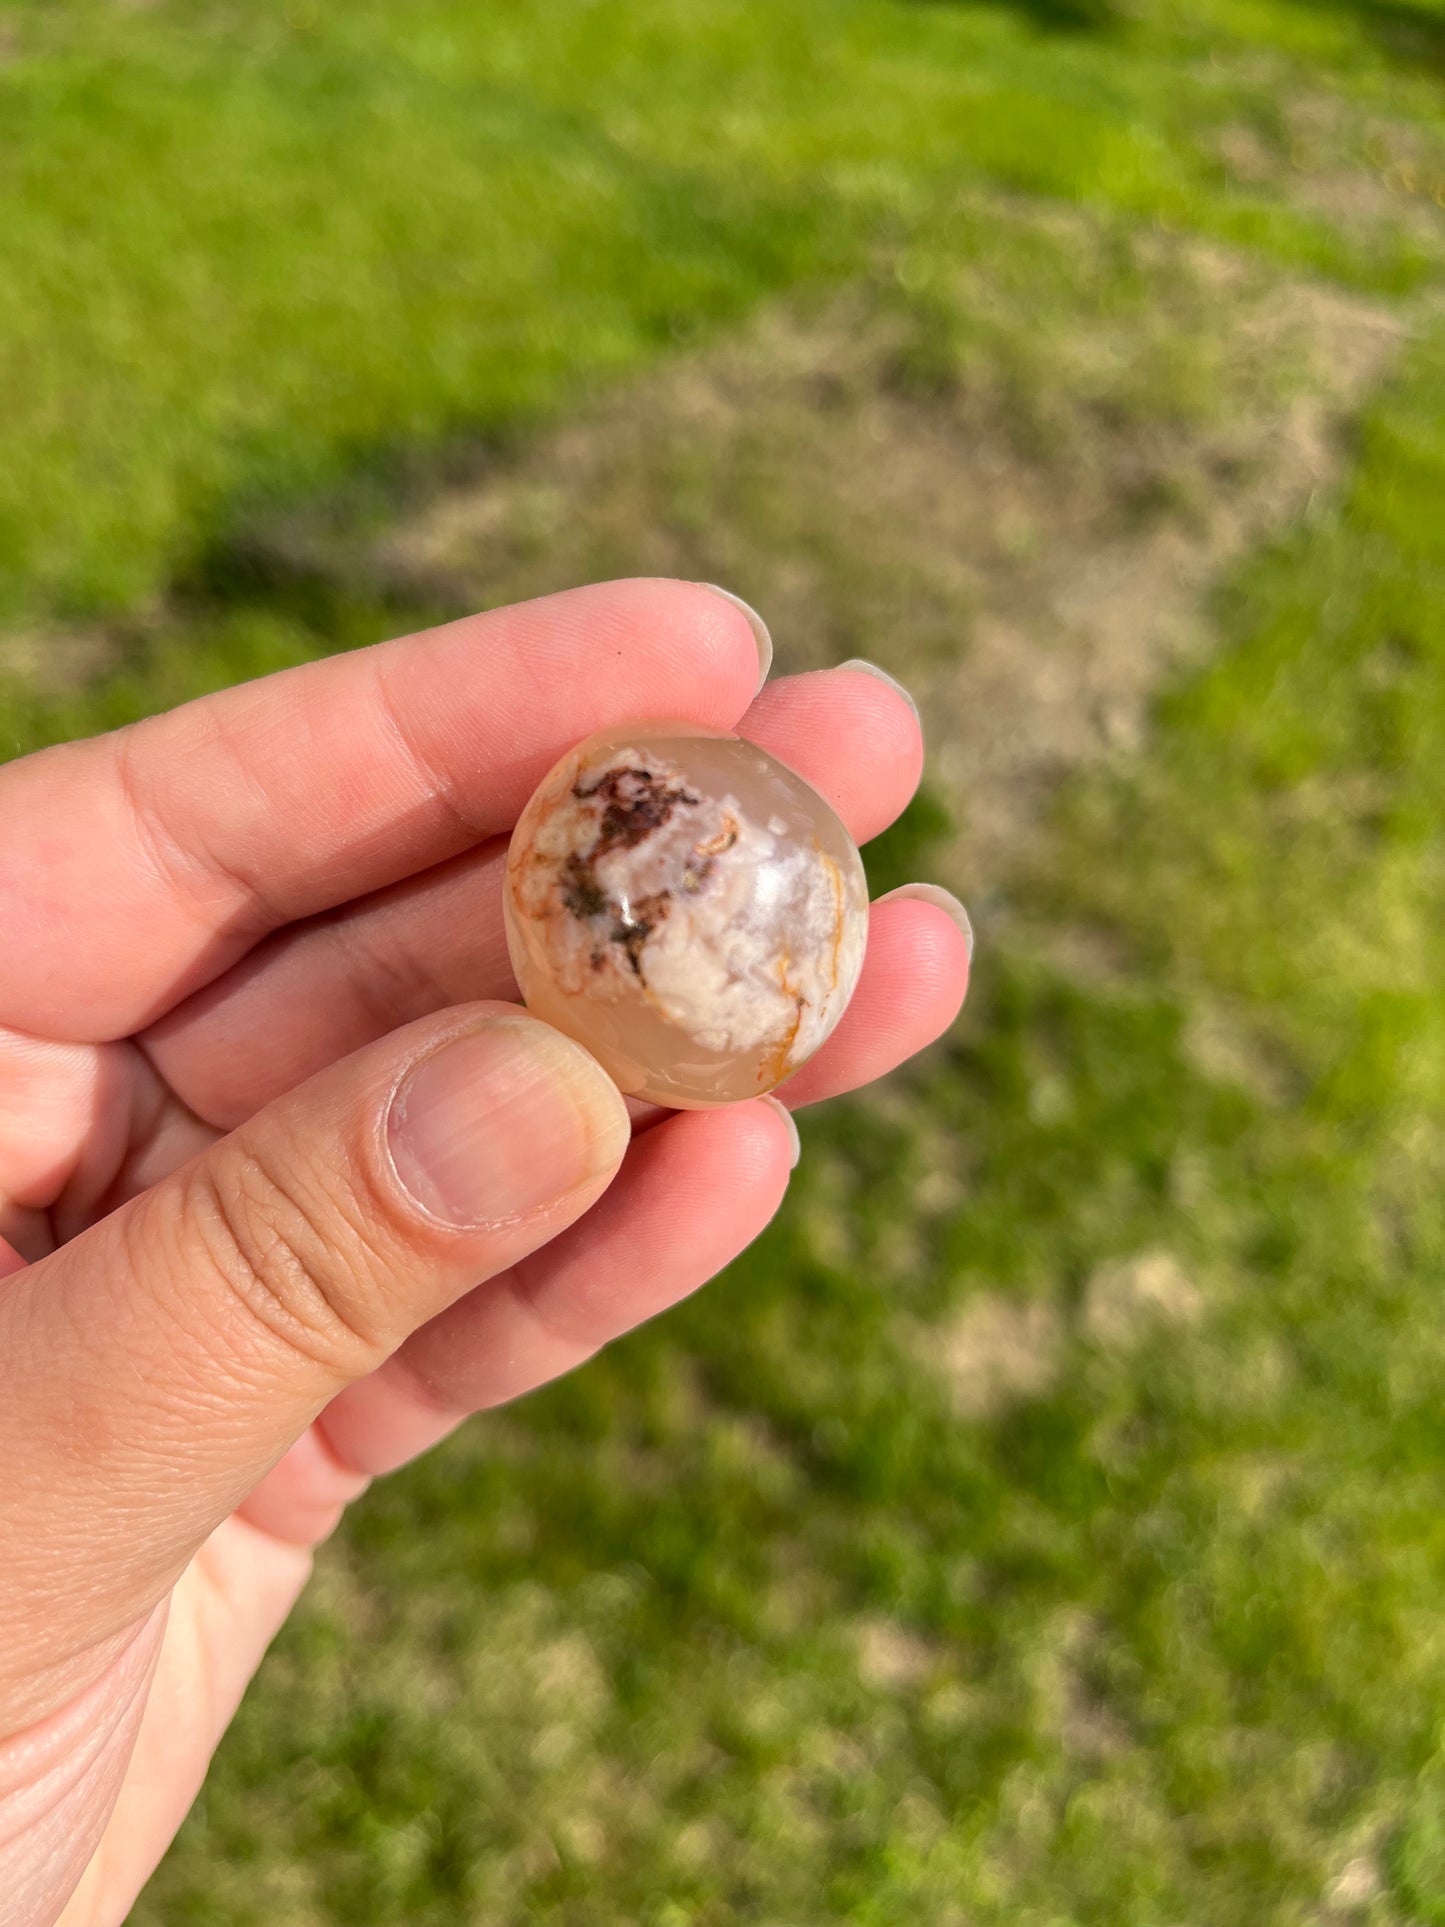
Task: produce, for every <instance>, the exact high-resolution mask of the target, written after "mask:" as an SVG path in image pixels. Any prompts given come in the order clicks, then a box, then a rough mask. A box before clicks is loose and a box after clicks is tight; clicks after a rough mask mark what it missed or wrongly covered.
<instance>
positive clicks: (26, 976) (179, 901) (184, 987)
mask: <svg viewBox="0 0 1445 1927" xmlns="http://www.w3.org/2000/svg"><path fill="white" fill-rule="evenodd" d="M758 676H759V659H758V645H757V643H756V640H755V638H754V635H753V632H752V630H751V626H750V624H749V622H748V620H747V617H746V615H745V614H744V613H743V612H742V610H741V609H740V608H739V607H738V605H737V604H736V603H734V602H732V601H731V599H729V598H727V597H725V596H723V595H720V594H719V593H717V592H716V591H715V590H712V589H709V588H707V587H705V586H703V585H701V584H696V583H686V582H667V581H633V582H612V583H602V584H599V585H597V586H595V587H592V588H585V589H573V590H569V591H567V592H566V593H564V594H561V595H555V596H548V597H545V598H543V599H542V600H540V601H537V602H529V603H520V604H517V605H516V606H514V607H512V608H507V609H498V610H494V611H491V612H490V613H488V614H485V615H479V616H470V617H467V618H465V619H464V620H463V621H460V622H453V623H448V624H446V625H445V626H444V627H442V628H439V629H431V630H427V631H425V632H424V633H422V634H420V635H415V636H406V637H403V638H401V639H400V640H399V641H397V642H391V643H382V644H379V645H377V646H376V647H374V648H371V649H364V650H359V651H357V652H355V653H354V654H351V655H346V656H337V657H332V658H331V659H329V660H328V661H325V662H317V663H307V664H305V665H303V666H302V667H300V668H297V669H289V670H285V671H283V672H282V673H280V674H279V675H275V676H268V677H266V678H264V679H263V680H262V681H259V682H255V683H247V684H242V685H240V686H239V687H238V688H235V689H228V690H223V691H222V692H221V693H220V694H218V695H214V696H207V697H204V698H202V699H201V700H200V701H198V702H193V703H187V704H186V705H184V706H183V707H182V708H180V709H176V710H173V711H171V712H170V713H169V714H167V715H162V716H155V717H151V718H149V719H148V720H146V721H145V722H141V723H137V724H135V725H133V726H132V727H131V728H129V729H124V730H118V731H116V732H115V733H114V734H112V735H109V736H100V737H95V738H92V739H90V740H88V741H85V742H79V743H66V744H62V745H60V746H59V747H57V748H55V749H50V750H46V751H43V752H42V753H41V754H39V755H36V756H31V757H27V758H24V759H22V760H21V761H19V762H16V763H11V764H8V765H6V766H5V767H4V768H0V824H3V825H4V836H3V838H0V929H3V931H4V942H3V943H0V1024H6V1025H9V1026H11V1027H12V1028H14V1029H17V1030H23V1031H28V1032H31V1033H33V1034H38V1035H42V1036H47V1037H53V1038H62V1039H67V1040H73V1041H86V1042H99V1041H102V1040H106V1039H110V1038H115V1037H121V1036H125V1035H128V1034H129V1033H130V1032H132V1031H134V1030H137V1029H139V1028H140V1027H142V1026H143V1025H145V1024H148V1023H152V1022H154V1020H155V1019H156V1018H157V1017H159V1016H161V1015H163V1014H164V1012H165V1011H167V1010H169V1009H170V1008H171V1007H172V1006H173V1005H174V1004H176V1003H178V1002H179V1001H180V1000H181V999H182V998H183V997H186V996H189V995H190V993H191V992H192V991H194V990H197V989H199V988H200V987H201V985H203V984H205V983H208V982H210V981H211V979H212V978H214V977H216V976H218V975H219V974H220V973H221V972H222V971H223V970H225V969H227V968H228V967H229V966H230V965H231V964H232V963H234V962H235V961H236V959H237V958H238V957H239V956H241V955H243V954H244V953H245V952H246V951H247V950H248V949H250V947H251V946H252V945H253V944H254V943H256V942H257V941H258V940H259V939H260V938H261V937H263V936H265V935H267V934H268V933H269V932H270V931H272V930H275V929H277V928H279V927H280V926H281V925H283V924H286V923H289V922H291V921H293V920H294V919H295V918H297V917H302V916H308V915H312V914H314V913H315V912H317V911H319V910H325V909H328V908H331V907H332V906H334V905H336V904H338V903H344V902H346V901H348V900H349V899H350V898H351V897H353V896H356V895H358V894H359V893H361V892H364V891H369V890H374V889H378V888H380V887H382V886H384V885H385V884H387V883H391V882H395V881H396V880H397V879H398V878H400V877H404V876H409V875H411V874H412V872H413V871H416V870H420V869H423V868H426V867H427V866H429V865H431V864H434V863H437V862H440V861H443V860H444V859H445V858H447V857H449V856H453V855H455V854H456V853H457V852H458V851H460V850H463V849H465V848H467V847H468V846H469V845H470V844H473V843H476V842H478V841H480V840H481V839H482V838H483V837H487V836H493V835H496V834H498V833H499V832H501V831H503V830H507V829H509V828H510V827H511V824H512V822H513V820H514V818H515V817H516V815H517V814H518V812H519V811H520V809H521V807H522V804H523V803H524V802H525V801H526V799H527V797H528V795H529V794H530V793H531V791H532V789H533V788H534V787H535V785H536V784H537V783H538V781H540V779H541V777H542V776H543V775H544V774H545V773H546V771H547V770H548V768H549V767H550V766H551V764H552V763H553V762H555V761H556V759H557V758H558V757H559V756H561V755H562V754H563V753H564V751H566V750H567V749H569V748H570V747H571V746H572V745H573V744H574V743H575V742H577V741H578V740H579V739H580V738H582V737H583V736H586V735H589V734H590V733H591V732H592V731H593V730H596V729H601V728H603V727H604V726H605V725H607V724H608V723H615V722H624V721H626V720H628V719H629V718H636V717H642V716H668V717H678V718H681V719H686V720H688V721H694V722H699V723H704V724H709V725H711V726H713V727H716V728H723V729H727V728H731V727H732V725H733V724H734V723H736V722H737V720H738V719H739V718H740V717H741V716H742V714H743V712H744V710H745V709H746V708H747V706H748V704H749V702H750V701H751V700H752V697H753V693H754V690H755V688H756V685H757V682H758Z"/></svg>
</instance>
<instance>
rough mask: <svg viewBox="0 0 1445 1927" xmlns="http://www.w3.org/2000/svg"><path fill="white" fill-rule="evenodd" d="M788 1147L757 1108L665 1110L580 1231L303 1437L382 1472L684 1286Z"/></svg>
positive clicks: (438, 1325)
mask: <svg viewBox="0 0 1445 1927" xmlns="http://www.w3.org/2000/svg"><path fill="white" fill-rule="evenodd" d="M794 1146H795V1139H794V1138H793V1136H792V1134H791V1132H790V1130H789V1128H788V1126H787V1124H786V1123H785V1121H784V1120H783V1118H782V1117H781V1116H780V1115H779V1107H777V1106H775V1105H772V1104H770V1103H769V1102H768V1101H767V1100H762V1101H754V1102H752V1103H748V1104H741V1105H736V1106H734V1107H732V1108H731V1109H729V1110H726V1111H685V1112H679V1113H677V1114H676V1115H674V1116H672V1117H670V1118H668V1119H667V1120H666V1122H665V1123H662V1124H660V1125H658V1126H657V1128H656V1129H654V1130H652V1131H649V1132H647V1133H646V1135H645V1136H643V1137H640V1138H638V1139H637V1141H636V1142H635V1143H634V1145H633V1147H632V1149H631V1151H630V1152H629V1153H628V1156H627V1162H626V1163H625V1165H624V1166H623V1169H622V1172H621V1174H620V1175H619V1177H618V1178H617V1181H616V1182H615V1183H614V1185H613V1186H612V1188H611V1190H610V1191H609V1192H608V1194H607V1196H606V1197H605V1198H603V1200H602V1201H601V1203H600V1204H598V1205H597V1206H595V1207H594V1209H593V1210H592V1211H590V1212H589V1213H588V1215H587V1217H586V1219H585V1220H584V1221H583V1222H582V1223H579V1224H576V1225H574V1226H573V1227H572V1229H571V1230H570V1231H568V1232H564V1233H563V1235H562V1236H561V1237H559V1238H557V1239H556V1240H554V1241H553V1243H552V1244H551V1245H549V1246H548V1247H547V1249H546V1250H545V1251H538V1252H536V1253H534V1254H532V1256H531V1257H529V1258H527V1259H525V1260H523V1261H522V1262H521V1263H520V1264H517V1265H514V1266H513V1267H512V1269H511V1270H510V1271H508V1272H507V1273H506V1274H505V1275H504V1276H499V1277H496V1278H493V1279H492V1280H491V1282H490V1283H489V1284H486V1285H483V1286H482V1287H480V1288H479V1289H478V1290H476V1291H474V1292H471V1293H470V1294H468V1296H467V1297H465V1298H463V1299H461V1300H460V1301H459V1302H458V1303H456V1304H455V1305H453V1306H451V1307H450V1309H449V1310H448V1311H447V1312H446V1313H444V1314H443V1315H442V1316H441V1317H439V1318H437V1319H434V1320H433V1321H432V1323H431V1324H430V1325H428V1326H426V1327H424V1328H423V1329H421V1330H419V1331H417V1332H416V1333H414V1334H413V1336H412V1337H411V1338H410V1339H409V1340H408V1341H407V1343H406V1344H405V1345H404V1346H403V1347H402V1348H401V1350H400V1351H399V1352H398V1353H397V1355H396V1356H395V1357H394V1358H393V1359H392V1360H391V1361H390V1362H389V1363H388V1364H387V1365H386V1366H385V1367H384V1368H383V1369H382V1370H381V1371H380V1372H378V1373H377V1374H376V1375H375V1376H374V1377H372V1378H370V1379H367V1380H366V1381H364V1382H363V1383H359V1384H356V1385H353V1386H352V1387H351V1388H350V1389H349V1390H348V1391H346V1392H344V1393H343V1394H342V1395H341V1396H340V1397H339V1398H338V1399H337V1400H336V1402H335V1403H334V1404H333V1405H332V1406H331V1407H330V1408H329V1409H328V1410H327V1412H326V1413H325V1414H324V1415H323V1417H322V1419H321V1420H320V1422H319V1425H318V1428H317V1429H318V1430H319V1431H320V1432H322V1433H323V1434H324V1436H325V1440H326V1444H327V1446H328V1448H329V1449H330V1452H331V1453H332V1454H333V1455H334V1458H335V1460H338V1461H340V1462H341V1463H342V1464H344V1465H346V1466H348V1467H350V1468H352V1469H353V1470H354V1471H360V1472H363V1473H377V1472H385V1471H389V1470H391V1469H392V1468H393V1467H394V1466H397V1465H400V1464H401V1463H402V1462H403V1461H404V1460H406V1459H409V1458H412V1457H414V1456H415V1455H416V1453H418V1452H421V1451H424V1450H425V1449H426V1448H427V1447H428V1446H430V1445H433V1444H435V1443H436V1441H437V1440H438V1439H440V1438H442V1437H444V1436H445V1434H446V1433H447V1432H449V1431H451V1430H452V1428H453V1427H454V1426H455V1425H456V1424H457V1423H458V1422H459V1421H460V1420H461V1419H462V1418H464V1417H465V1416H466V1415H467V1414H468V1413H469V1412H475V1411H479V1410H481V1409H482V1408H484V1407H486V1406H492V1405H500V1404H503V1403H505V1402H506V1401H507V1400H508V1399H513V1398H517V1397H519V1396H520V1395H521V1394H522V1393H523V1392H527V1391H531V1390H532V1389H533V1387H535V1386H537V1385H541V1384H543V1383H545V1382H546V1381H547V1380H548V1379H552V1378H556V1377H558V1376H559V1375H560V1374H562V1373H563V1372H568V1371H571V1370H572V1369H573V1367H574V1366H576V1365H579V1364H581V1363H582V1361H583V1360H584V1359H586V1358H590V1357H591V1356H592V1354H593V1353H594V1352H597V1351H599V1350H600V1349H601V1348H602V1346H604V1345H606V1344H608V1343H610V1342H611V1340H613V1339H615V1338H618V1337H620V1336H621V1335H622V1334H623V1333H624V1332H628V1331H631V1330H632V1329H633V1328H634V1327H635V1326H637V1325H640V1324H642V1323H643V1322H644V1321H645V1320H646V1319H649V1318H653V1317H655V1316H656V1315H657V1314H658V1313H659V1312H660V1311H663V1310H665V1309H666V1308H667V1307H668V1306H669V1305H673V1304H676V1303H677V1301H678V1300H679V1299H681V1298H685V1297H687V1296H688V1294H689V1293H690V1292H693V1291H696V1290H697V1288H698V1287H699V1286H700V1285H702V1284H704V1283H705V1282H706V1281H707V1280H708V1279H709V1278H711V1277H712V1276H714V1274H715V1273H717V1272H718V1271H720V1270H721V1269H722V1268H723V1266H724V1265H726V1264H728V1263H730V1262H731V1260H732V1259H733V1258H735V1257H736V1256H737V1254H738V1253H739V1252H740V1251H741V1250H743V1249H744V1247H745V1246H747V1245H748V1244H750V1243H751V1242H752V1240H753V1239H754V1238H755V1237H757V1235H758V1233H759V1232H760V1231H761V1230H762V1229H763V1227H764V1226H765V1225H766V1224H767V1222H768V1220H769V1219H770V1218H771V1217H772V1216H773V1213H774V1212H775V1211H776V1210H777V1208H778V1206H779V1204H780V1203H781V1202H782V1198H783V1194H784V1192H785V1190H786V1188H787V1182H788V1174H789V1170H790V1168H791V1166H792V1163H793V1159H794V1155H795V1150H794ZM314 1489H315V1488H313V1491H314ZM276 1496H277V1495H274V1494H267V1495H264V1497H263V1498H262V1501H261V1503H262V1506H263V1507H264V1513H263V1514H262V1515H261V1516H262V1517H263V1518H264V1523H265V1524H266V1525H267V1526H268V1528H269V1529H271V1530H275V1529H277V1527H278V1526H279V1525H280V1524H281V1523H282V1520H281V1518H280V1514H279V1508H277V1507H275V1506H274V1505H270V1504H267V1501H269V1500H273V1499H274V1498H275V1497H276ZM252 1516H257V1515H252Z"/></svg>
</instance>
